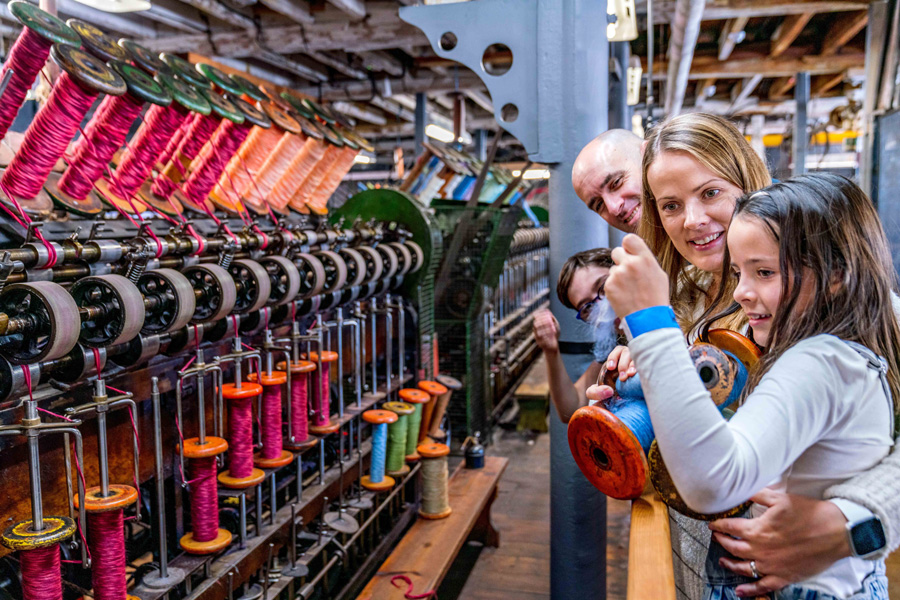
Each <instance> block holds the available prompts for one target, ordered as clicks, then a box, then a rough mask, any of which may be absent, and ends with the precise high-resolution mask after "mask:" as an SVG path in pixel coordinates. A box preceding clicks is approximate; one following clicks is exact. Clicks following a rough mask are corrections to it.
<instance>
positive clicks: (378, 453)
mask: <svg viewBox="0 0 900 600" xmlns="http://www.w3.org/2000/svg"><path fill="white" fill-rule="evenodd" d="M362 417H363V420H364V421H366V422H367V423H371V424H372V464H371V467H370V469H369V474H368V475H367V476H365V477H362V478H361V479H360V480H359V483H360V485H362V486H363V487H364V488H366V489H367V490H370V491H373V492H384V491H387V490H389V489H391V488H392V487H394V478H393V477H391V476H389V475H385V474H384V466H385V463H386V462H387V438H388V435H387V428H388V424H390V423H395V422H396V421H397V418H398V417H397V414H396V413H393V412H391V411H389V410H367V411H366V412H364V413H363V414H362Z"/></svg>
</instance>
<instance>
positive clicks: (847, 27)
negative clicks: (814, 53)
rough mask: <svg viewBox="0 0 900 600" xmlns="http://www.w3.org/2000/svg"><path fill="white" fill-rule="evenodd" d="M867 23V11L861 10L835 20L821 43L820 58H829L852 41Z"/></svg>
mask: <svg viewBox="0 0 900 600" xmlns="http://www.w3.org/2000/svg"><path fill="white" fill-rule="evenodd" d="M868 22H869V11H867V10H861V11H859V12H857V13H854V14H853V15H852V16H850V17H844V16H842V17H841V18H839V19H837V20H835V22H834V25H832V26H831V29H829V30H828V33H826V34H825V41H824V42H822V52H821V54H822V56H831V55H833V54H835V53H837V51H838V50H840V49H841V48H843V47H844V45H845V44H846V43H847V42H849V41H850V40H852V39H853V38H854V37H855V36H856V34H857V33H859V32H860V31H862V29H863V27H865V26H866V23H868Z"/></svg>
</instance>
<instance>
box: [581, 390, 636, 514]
mask: <svg viewBox="0 0 900 600" xmlns="http://www.w3.org/2000/svg"><path fill="white" fill-rule="evenodd" d="M568 438H569V450H570V451H571V452H572V456H573V457H574V458H575V462H576V463H577V464H578V468H579V469H581V472H582V473H583V474H584V476H585V477H587V479H588V481H590V482H591V484H592V485H593V486H594V487H595V488H597V489H598V490H600V491H601V492H603V493H604V494H606V495H607V496H609V497H611V498H616V499H619V500H630V499H633V498H637V497H638V496H640V495H641V493H642V492H643V491H644V488H645V487H646V485H647V462H646V459H645V457H644V450H643V448H641V444H640V442H638V439H637V438H636V437H635V436H634V434H633V433H632V432H631V430H630V429H628V427H626V426H625V424H624V423H622V421H621V420H620V419H619V418H618V417H616V416H615V415H614V414H612V413H611V412H609V411H608V410H606V409H605V408H602V407H600V406H583V407H581V408H579V409H578V410H576V411H575V414H573V415H572V418H571V419H569V426H568Z"/></svg>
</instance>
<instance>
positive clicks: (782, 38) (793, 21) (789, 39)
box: [769, 12, 814, 58]
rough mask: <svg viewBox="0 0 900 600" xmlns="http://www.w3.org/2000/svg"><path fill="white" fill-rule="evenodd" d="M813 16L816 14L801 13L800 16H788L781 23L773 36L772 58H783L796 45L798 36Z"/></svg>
mask: <svg viewBox="0 0 900 600" xmlns="http://www.w3.org/2000/svg"><path fill="white" fill-rule="evenodd" d="M813 14H814V13H811V12H805V13H800V14H799V15H788V16H787V17H785V18H784V21H782V22H781V25H779V26H778V29H776V30H775V33H774V35H772V47H771V50H770V51H769V56H770V57H772V58H777V57H779V56H781V54H782V53H783V52H784V51H785V50H787V49H788V48H789V47H790V45H791V44H793V43H794V40H796V39H797V36H798V35H800V32H801V31H803V28H804V27H806V24H807V23H809V20H810V19H812V17H813Z"/></svg>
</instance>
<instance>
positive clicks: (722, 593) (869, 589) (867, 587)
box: [703, 541, 889, 600]
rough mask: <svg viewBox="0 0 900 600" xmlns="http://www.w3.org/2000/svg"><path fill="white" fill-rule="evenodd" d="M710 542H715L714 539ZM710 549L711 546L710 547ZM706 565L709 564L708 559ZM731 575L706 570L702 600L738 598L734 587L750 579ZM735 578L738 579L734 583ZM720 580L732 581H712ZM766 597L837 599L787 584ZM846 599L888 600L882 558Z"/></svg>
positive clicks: (778, 599)
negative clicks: (860, 585) (857, 589)
mask: <svg viewBox="0 0 900 600" xmlns="http://www.w3.org/2000/svg"><path fill="white" fill-rule="evenodd" d="M712 543H713V544H716V542H715V541H713V542H712ZM716 545H718V544H716ZM720 548H721V546H720ZM710 550H712V548H710ZM722 552H725V550H724V549H722ZM726 554H727V553H726ZM707 566H709V562H708V561H707ZM722 570H723V569H722V567H718V571H722ZM724 570H727V569H724ZM732 575H734V577H735V578H736V579H732V578H730V577H729V576H727V575H726V574H723V573H720V572H719V573H714V574H712V576H711V577H710V573H709V572H707V585H706V591H705V592H704V594H703V600H739V599H738V597H737V596H736V595H735V593H734V590H735V588H736V587H737V586H738V585H739V583H745V582H747V581H752V580H748V579H747V578H746V577H743V576H741V575H735V574H733V573H732ZM737 580H740V581H739V582H738V583H734V582H735V581H737ZM722 581H730V582H732V583H714V582H722ZM768 597H769V598H771V600H839V599H838V598H837V597H836V596H832V595H831V594H826V593H824V592H819V591H816V590H811V589H809V588H805V587H803V586H802V585H789V586H787V587H785V588H784V589H781V590H778V591H777V592H773V593H772V594H769V596H768ZM848 600H889V598H888V579H887V576H886V575H885V568H884V561H883V560H880V561H878V562H876V563H875V570H874V571H872V573H871V574H870V575H869V576H868V577H866V578H865V579H864V580H863V583H862V589H861V590H860V591H859V592H857V593H855V594H853V595H852V596H850V598H849V599H848Z"/></svg>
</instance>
